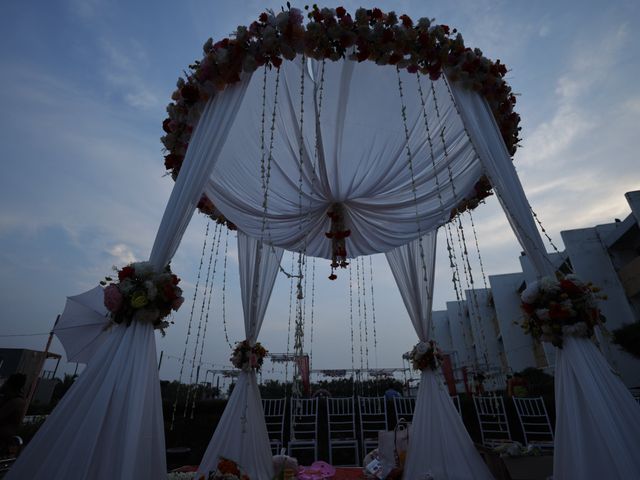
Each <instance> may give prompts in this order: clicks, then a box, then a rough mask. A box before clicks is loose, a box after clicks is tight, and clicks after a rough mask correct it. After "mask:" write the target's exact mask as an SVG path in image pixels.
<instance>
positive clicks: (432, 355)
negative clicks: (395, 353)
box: [409, 340, 443, 370]
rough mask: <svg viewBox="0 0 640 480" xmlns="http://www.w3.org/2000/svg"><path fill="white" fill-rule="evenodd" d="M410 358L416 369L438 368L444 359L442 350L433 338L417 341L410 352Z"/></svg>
mask: <svg viewBox="0 0 640 480" xmlns="http://www.w3.org/2000/svg"><path fill="white" fill-rule="evenodd" d="M409 359H410V360H411V366H412V367H413V369H414V370H426V369H427V368H429V369H431V370H437V369H438V368H439V367H440V364H441V363H442V360H443V358H442V352H441V351H440V349H439V348H438V346H437V345H436V342H434V341H433V340H429V341H428V342H419V343H417V344H416V346H415V347H413V349H412V350H411V352H410V353H409Z"/></svg>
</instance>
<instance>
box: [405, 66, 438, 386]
mask: <svg viewBox="0 0 640 480" xmlns="http://www.w3.org/2000/svg"><path fill="white" fill-rule="evenodd" d="M396 74H397V76H398V91H399V93H400V106H401V114H402V125H403V127H404V135H405V142H406V149H405V150H406V155H407V164H408V167H409V173H410V174H411V193H412V194H413V203H414V207H415V214H416V216H415V219H416V228H417V230H418V247H419V252H420V263H421V266H422V275H423V280H424V285H425V288H426V289H427V295H429V291H428V289H429V275H428V273H427V264H426V260H425V254H424V246H423V244H422V231H421V230H422V228H421V225H420V217H419V212H418V192H417V187H416V177H415V169H414V165H413V153H412V152H411V145H410V135H409V126H408V122H407V106H406V104H405V100H404V90H403V86H402V78H401V77H400V68H399V67H397V66H396ZM418 87H419V89H420V90H419V91H420V94H421V95H420V97H421V100H422V110H423V117H424V120H425V124H426V126H427V134H428V135H427V136H428V141H429V146H430V147H432V141H431V136H430V134H429V127H428V122H427V116H426V109H425V104H424V98H423V96H422V90H421V86H420V77H418ZM431 158H432V161H434V160H433V148H431ZM437 182H438V180H437V174H436V186H437V190H438V197H439V198H440V189H439V183H437ZM423 313H424V314H425V315H429V316H431V315H432V312H423ZM425 334H426V335H430V334H431V332H425ZM421 340H422V339H421ZM403 362H404V357H403ZM403 365H404V363H403ZM405 378H406V376H405Z"/></svg>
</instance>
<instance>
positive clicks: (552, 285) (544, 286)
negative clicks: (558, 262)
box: [540, 277, 560, 292]
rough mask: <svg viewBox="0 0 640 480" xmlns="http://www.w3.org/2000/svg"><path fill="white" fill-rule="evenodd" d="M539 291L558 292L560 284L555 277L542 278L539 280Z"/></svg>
mask: <svg viewBox="0 0 640 480" xmlns="http://www.w3.org/2000/svg"><path fill="white" fill-rule="evenodd" d="M540 290H542V291H543V292H559V291H560V282H558V280H557V279H556V278H555V277H542V278H541V279H540Z"/></svg>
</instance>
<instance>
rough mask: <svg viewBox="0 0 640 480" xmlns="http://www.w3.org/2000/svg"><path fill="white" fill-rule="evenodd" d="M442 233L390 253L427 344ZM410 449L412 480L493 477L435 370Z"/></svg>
mask: <svg viewBox="0 0 640 480" xmlns="http://www.w3.org/2000/svg"><path fill="white" fill-rule="evenodd" d="M436 237H437V231H436V230H434V231H432V232H430V233H428V234H427V235H425V236H423V237H422V239H418V240H414V241H413V242H411V243H409V244H407V245H403V246H402V247H399V248H396V249H394V250H392V251H390V252H387V261H388V262H389V266H390V267H391V272H392V273H393V277H394V278H395V280H396V283H397V284H398V288H399V290H400V294H401V296H402V300H403V301H404V304H405V306H406V307H407V311H408V312H409V318H410V319H411V323H413V326H414V328H415V330H416V333H417V334H418V338H419V339H420V341H422V342H427V341H428V340H429V339H430V338H431V332H432V326H431V304H432V301H433V283H434V269H435V252H436ZM412 425H413V428H412V431H411V438H410V441H409V451H408V453H407V460H406V463H405V467H404V478H405V479H407V480H412V479H418V478H423V477H424V475H425V474H427V473H430V474H431V475H433V477H434V478H438V479H446V480H471V479H492V478H493V477H492V476H491V474H490V473H489V470H488V468H487V466H486V464H485V463H484V461H483V460H482V458H481V457H480V454H479V453H478V451H477V450H476V448H475V447H474V445H473V441H472V440H471V438H470V437H469V434H468V433H467V430H466V428H465V426H464V423H463V422H462V419H461V418H460V415H459V414H458V412H457V411H456V408H455V406H454V405H453V402H452V400H451V396H450V395H449V392H448V391H447V389H446V388H445V387H444V385H443V384H442V381H441V380H440V379H439V378H438V377H437V376H436V374H435V372H433V371H432V370H429V369H427V370H424V371H423V372H422V375H421V377H420V387H419V388H418V396H417V398H416V406H415V413H414V416H413V422H412Z"/></svg>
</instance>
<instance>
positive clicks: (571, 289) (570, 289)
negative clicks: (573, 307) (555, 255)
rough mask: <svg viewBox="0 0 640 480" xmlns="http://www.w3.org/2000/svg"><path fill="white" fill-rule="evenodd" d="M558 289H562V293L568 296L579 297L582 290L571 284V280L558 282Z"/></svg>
mask: <svg viewBox="0 0 640 480" xmlns="http://www.w3.org/2000/svg"><path fill="white" fill-rule="evenodd" d="M560 288H561V289H562V291H563V292H565V293H567V294H568V295H569V296H573V295H581V294H582V293H583V292H582V289H581V288H580V287H579V286H577V285H576V284H575V283H573V282H572V281H571V280H567V279H564V280H560Z"/></svg>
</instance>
